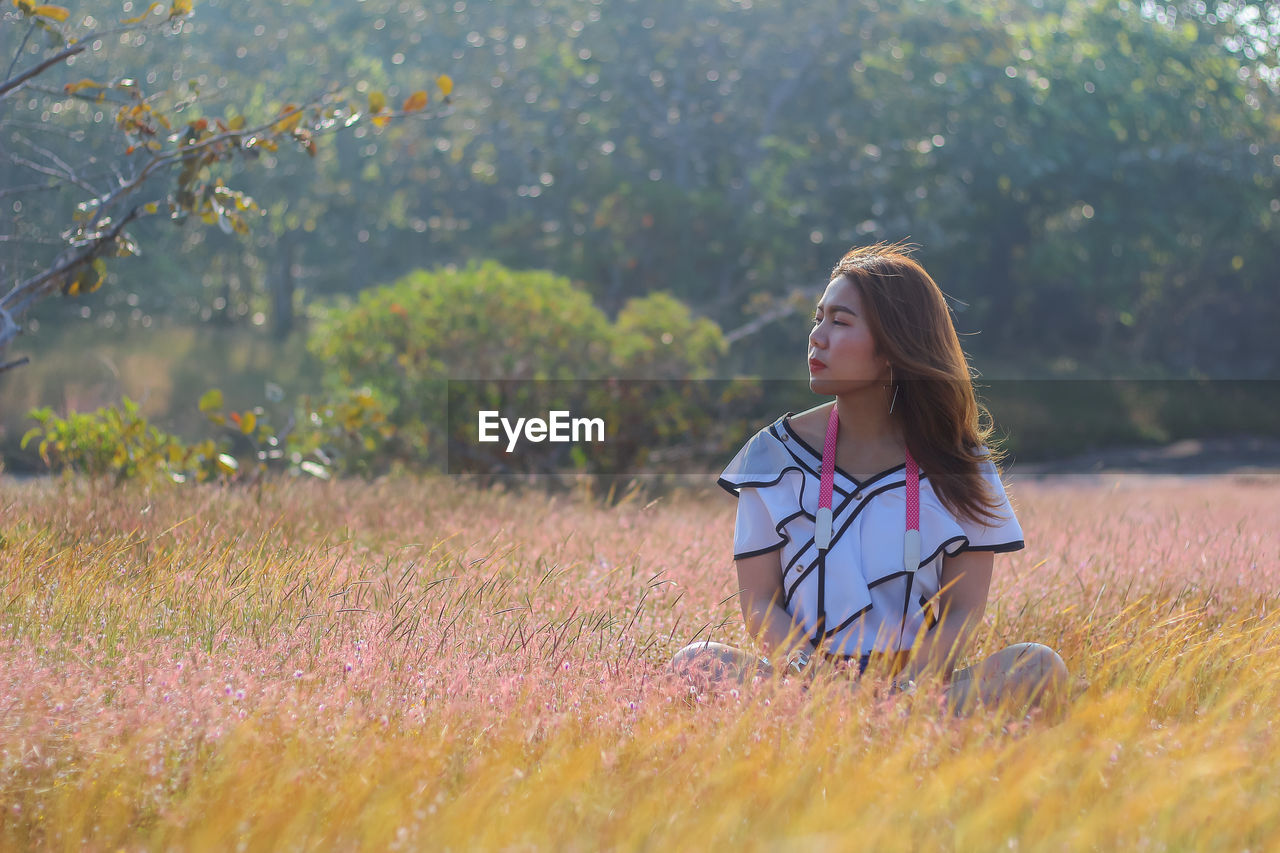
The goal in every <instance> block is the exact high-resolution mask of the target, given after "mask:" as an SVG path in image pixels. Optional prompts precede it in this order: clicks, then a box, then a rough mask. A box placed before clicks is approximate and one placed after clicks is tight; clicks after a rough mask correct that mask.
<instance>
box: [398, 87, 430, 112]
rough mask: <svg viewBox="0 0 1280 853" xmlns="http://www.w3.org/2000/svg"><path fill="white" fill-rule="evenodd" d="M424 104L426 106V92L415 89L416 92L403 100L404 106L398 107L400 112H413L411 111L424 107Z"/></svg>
mask: <svg viewBox="0 0 1280 853" xmlns="http://www.w3.org/2000/svg"><path fill="white" fill-rule="evenodd" d="M426 106H427V93H426V92H424V91H417V92H414V93H413V94H412V95H410V96H409V97H408V98H407V99H406V100H405V102H404V106H403V107H401V108H400V109H401V111H402V112H406V113H413V112H417V111H418V110H421V109H425V108H426Z"/></svg>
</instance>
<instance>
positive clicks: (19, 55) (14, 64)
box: [4, 19, 39, 80]
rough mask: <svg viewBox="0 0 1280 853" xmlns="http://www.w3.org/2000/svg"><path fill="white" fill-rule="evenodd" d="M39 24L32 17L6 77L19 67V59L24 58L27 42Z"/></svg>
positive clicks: (6, 72)
mask: <svg viewBox="0 0 1280 853" xmlns="http://www.w3.org/2000/svg"><path fill="white" fill-rule="evenodd" d="M38 26H39V24H38V23H37V22H36V21H35V19H32V21H31V26H29V27H27V34H26V35H24V36H23V37H22V44H20V45H18V52H17V53H15V54H14V55H13V62H10V63H9V69H8V70H7V71H5V72H4V76H5V79H6V80H7V79H9V78H10V77H12V76H13V69H14V68H16V67H17V65H18V60H19V59H21V58H22V52H23V51H24V50H26V49H27V42H29V41H31V34H32V33H34V32H35V31H36V27H38Z"/></svg>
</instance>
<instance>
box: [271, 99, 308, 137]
mask: <svg viewBox="0 0 1280 853" xmlns="http://www.w3.org/2000/svg"><path fill="white" fill-rule="evenodd" d="M280 115H281V116H282V118H281V119H280V121H278V122H276V123H275V126H274V128H273V130H275V132H276V133H288V132H289V131H291V130H293V129H294V128H295V127H297V126H298V124H299V123H300V122H301V121H302V108H301V107H299V106H297V105H296V104H285V105H284V107H282V108H281V110H280Z"/></svg>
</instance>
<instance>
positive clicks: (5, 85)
mask: <svg viewBox="0 0 1280 853" xmlns="http://www.w3.org/2000/svg"><path fill="white" fill-rule="evenodd" d="M155 26H157V25H156V24H154V23H151V24H148V23H142V24H131V25H129V26H126V27H116V28H115V29H112V30H103V31H101V32H92V33H86V34H85V35H84V37H82V38H81V39H80V40H79V41H77V42H75V43H74V44H70V45H67V46H66V47H65V48H63V49H62V50H60V51H58V52H57V53H55V54H54V55H53V56H50V57H49V58H48V59H45V60H44V61H43V62H40V63H38V64H36V65H33V66H32V67H30V68H28V69H27V70H26V71H23V72H21V73H20V74H18V76H16V77H8V79H6V80H5V81H4V82H2V83H0V101H2V100H4V99H5V98H7V97H8V96H9V95H11V94H13V93H14V92H16V91H17V90H18V89H21V88H22V85H23V84H24V83H26V82H27V81H28V80H30V79H32V78H33V77H39V76H40V75H41V74H43V73H44V72H46V71H48V70H49V69H50V68H52V67H53V66H55V65H57V64H58V63H60V62H65V61H67V60H68V59H70V58H71V57H73V56H78V55H79V54H81V53H84V52H85V51H86V50H88V49H89V46H90V45H92V44H93V43H94V42H95V41H97V40H98V39H104V38H107V37H108V36H115V35H120V34H121V33H129V32H133V31H134V30H141V29H147V28H152V27H155ZM20 55H21V53H19V56H20ZM14 61H15V62H17V57H14ZM10 73H12V66H10ZM6 76H7V75H6Z"/></svg>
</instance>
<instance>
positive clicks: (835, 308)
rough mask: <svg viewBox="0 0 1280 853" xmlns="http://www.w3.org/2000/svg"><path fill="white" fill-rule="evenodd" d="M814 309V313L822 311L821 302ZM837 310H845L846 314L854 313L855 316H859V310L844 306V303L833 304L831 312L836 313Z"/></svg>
mask: <svg viewBox="0 0 1280 853" xmlns="http://www.w3.org/2000/svg"><path fill="white" fill-rule="evenodd" d="M813 310H814V313H817V312H820V311H821V310H822V305H821V304H819V305H818V306H817V307H815V308H814V309H813ZM837 311H843V312H844V313H846V314H852V315H853V316H855V317H857V316H858V312H857V311H854V310H853V309H852V308H846V307H844V306H843V305H832V306H831V313H832V314H834V313H835V312H837Z"/></svg>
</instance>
